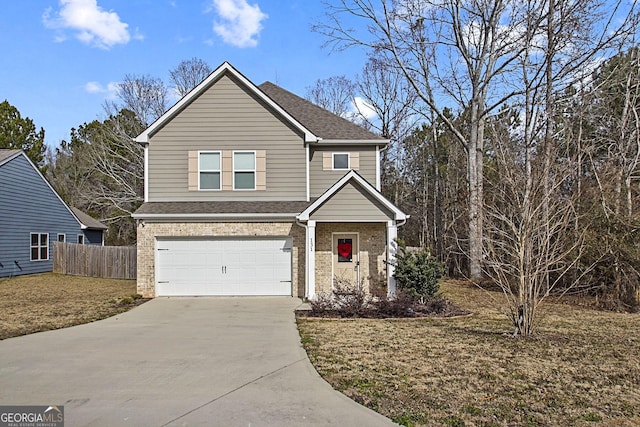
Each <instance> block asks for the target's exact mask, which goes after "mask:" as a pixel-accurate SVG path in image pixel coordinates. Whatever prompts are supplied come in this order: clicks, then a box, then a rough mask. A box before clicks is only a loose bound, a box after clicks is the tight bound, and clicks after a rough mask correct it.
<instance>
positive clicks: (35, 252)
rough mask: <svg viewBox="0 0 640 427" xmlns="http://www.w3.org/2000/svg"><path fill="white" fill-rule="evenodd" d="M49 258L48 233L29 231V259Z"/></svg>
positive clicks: (44, 259)
mask: <svg viewBox="0 0 640 427" xmlns="http://www.w3.org/2000/svg"><path fill="white" fill-rule="evenodd" d="M48 259H49V235H48V234H47V233H31V261H46V260H48Z"/></svg>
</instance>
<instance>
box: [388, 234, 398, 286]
mask: <svg viewBox="0 0 640 427" xmlns="http://www.w3.org/2000/svg"><path fill="white" fill-rule="evenodd" d="M397 238H398V226H397V225H396V222H395V221H387V296H388V297H390V298H393V297H395V296H396V278H395V277H393V274H394V273H395V271H396V254H397V253H398V242H397V241H396V239H397Z"/></svg>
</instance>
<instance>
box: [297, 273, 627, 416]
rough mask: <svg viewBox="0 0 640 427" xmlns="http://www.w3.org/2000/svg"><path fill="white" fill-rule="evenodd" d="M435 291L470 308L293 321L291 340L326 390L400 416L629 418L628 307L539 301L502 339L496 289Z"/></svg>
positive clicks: (457, 285)
mask: <svg viewBox="0 0 640 427" xmlns="http://www.w3.org/2000/svg"><path fill="white" fill-rule="evenodd" d="M441 289H442V293H443V294H444V295H445V296H446V297H447V298H449V299H451V300H452V301H453V302H455V303H456V304H458V305H460V306H461V307H462V308H465V309H467V310H470V311H472V312H473V315H471V316H469V317H461V318H454V319H419V320H416V319H407V320H398V319H395V320H370V319H355V320H352V319H350V320H318V319H309V318H299V319H298V328H299V330H300V334H301V337H302V342H303V344H304V346H305V348H306V349H307V353H308V354H309V357H310V359H311V361H312V363H313V364H314V365H315V367H316V369H317V370H318V372H319V373H320V374H321V375H322V376H323V377H324V378H325V379H326V380H327V381H328V382H329V383H330V384H332V385H333V387H334V388H336V389H338V390H340V391H342V392H343V393H344V394H346V395H347V396H349V397H351V398H352V399H354V400H356V401H358V402H360V403H362V404H364V405H366V406H368V407H370V408H372V409H374V410H376V411H378V412H380V413H381V414H383V415H385V416H387V417H389V418H391V419H393V420H394V421H396V422H398V423H401V424H404V425H416V426H418V425H426V426H443V425H444V426H506V425H508V426H640V315H638V314H626V313H611V312H604V311H597V310H593V309H590V308H580V307H577V306H572V305H568V304H559V303H545V304H543V306H542V307H541V311H540V322H539V324H538V326H537V333H536V335H535V336H534V337H532V338H526V339H524V338H514V337H513V336H512V331H513V330H512V327H511V325H510V322H509V320H508V319H507V318H506V316H504V314H502V313H501V312H500V310H499V307H500V304H499V303H500V298H501V294H500V293H489V292H486V291H482V290H480V289H477V288H475V287H473V286H470V285H467V284H465V283H463V282H448V283H444V284H443V285H442V288H441Z"/></svg>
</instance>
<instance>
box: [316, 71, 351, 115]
mask: <svg viewBox="0 0 640 427" xmlns="http://www.w3.org/2000/svg"><path fill="white" fill-rule="evenodd" d="M355 87H356V86H355V84H354V83H353V82H352V81H351V80H349V79H348V78H347V77H346V76H333V77H329V78H326V79H318V80H316V82H315V84H314V85H313V86H310V87H307V91H306V94H305V98H307V99H308V100H309V101H311V102H313V103H314V104H316V105H318V106H320V107H322V108H324V109H326V110H329V111H331V112H332V113H334V114H337V115H339V116H341V117H344V118H348V117H349V115H350V114H351V113H352V108H353V105H354V92H355Z"/></svg>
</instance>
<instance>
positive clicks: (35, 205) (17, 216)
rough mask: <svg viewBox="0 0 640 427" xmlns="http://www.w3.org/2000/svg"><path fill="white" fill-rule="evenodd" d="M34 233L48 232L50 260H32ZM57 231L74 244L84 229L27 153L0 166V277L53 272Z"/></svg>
mask: <svg viewBox="0 0 640 427" xmlns="http://www.w3.org/2000/svg"><path fill="white" fill-rule="evenodd" d="M31 233H47V234H48V235H49V260H47V261H31ZM58 234H65V235H66V239H67V241H68V242H73V243H75V242H76V239H77V237H76V236H77V235H78V234H82V230H81V229H80V224H79V223H78V221H76V219H75V217H74V216H73V215H72V214H71V212H69V210H68V209H67V207H66V206H65V205H64V203H63V202H62V201H61V200H60V199H59V198H58V197H57V196H56V194H55V193H53V191H51V188H50V187H49V186H48V185H47V183H46V182H45V181H43V178H42V177H41V176H40V174H39V173H38V172H36V171H35V170H34V169H33V167H32V166H31V164H30V163H29V162H28V160H27V159H26V158H25V157H24V155H22V154H21V155H19V156H18V157H16V158H14V159H12V160H10V161H8V162H7V163H5V164H3V165H2V166H0V277H9V276H17V275H21V274H32V273H43V272H47V271H51V270H52V269H53V253H52V252H51V250H52V243H53V242H54V241H56V240H57V239H58Z"/></svg>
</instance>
